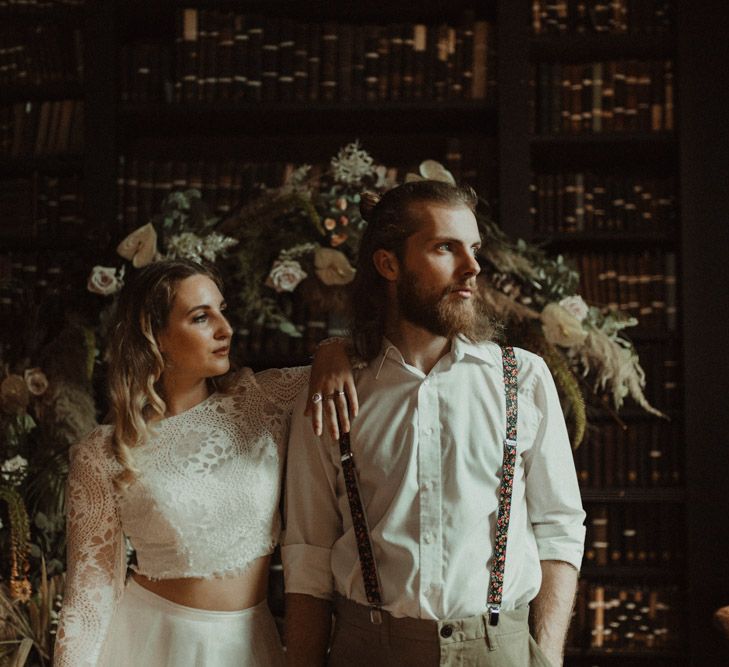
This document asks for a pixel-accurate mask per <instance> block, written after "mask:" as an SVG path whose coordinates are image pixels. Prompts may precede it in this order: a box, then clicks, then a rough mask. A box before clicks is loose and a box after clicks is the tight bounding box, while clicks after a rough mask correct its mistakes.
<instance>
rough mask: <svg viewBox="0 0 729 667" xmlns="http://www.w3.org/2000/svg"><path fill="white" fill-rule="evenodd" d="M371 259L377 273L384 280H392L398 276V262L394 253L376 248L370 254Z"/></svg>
mask: <svg viewBox="0 0 729 667" xmlns="http://www.w3.org/2000/svg"><path fill="white" fill-rule="evenodd" d="M372 261H373V263H374V265H375V269H377V273H379V274H380V275H381V276H382V277H383V278H384V279H385V280H387V281H389V282H394V281H396V280H397V279H398V278H399V277H400V262H398V260H397V257H396V256H395V253H393V252H390V251H389V250H385V249H384V248H378V249H377V250H375V252H374V254H373V255H372Z"/></svg>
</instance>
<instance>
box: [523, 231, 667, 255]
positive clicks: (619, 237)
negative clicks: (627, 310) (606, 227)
mask: <svg viewBox="0 0 729 667" xmlns="http://www.w3.org/2000/svg"><path fill="white" fill-rule="evenodd" d="M532 241H533V242H534V243H537V244H538V245H541V246H543V247H545V248H547V249H549V250H558V251H559V250H573V249H578V250H582V249H593V248H595V247H610V248H611V249H618V250H619V249H623V248H625V249H628V248H635V247H641V248H642V247H645V246H650V247H659V248H666V247H670V248H672V247H675V246H676V245H677V244H678V240H677V239H676V234H675V233H669V232H614V231H594V232H573V233H572V232H570V233H567V232H563V233H557V234H549V235H546V234H542V233H541V232H540V233H537V234H536V235H535V236H533V237H532Z"/></svg>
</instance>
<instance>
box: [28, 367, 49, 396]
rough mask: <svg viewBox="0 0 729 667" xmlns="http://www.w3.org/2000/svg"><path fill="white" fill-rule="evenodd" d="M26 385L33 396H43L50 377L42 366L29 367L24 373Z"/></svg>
mask: <svg viewBox="0 0 729 667" xmlns="http://www.w3.org/2000/svg"><path fill="white" fill-rule="evenodd" d="M23 375H24V378H25V385H26V386H27V387H28V391H29V392H30V393H31V394H33V396H43V394H45V393H46V390H47V389H48V378H47V377H46V374H45V373H44V372H43V371H42V370H41V369H40V368H28V369H26V371H25V373H24V374H23Z"/></svg>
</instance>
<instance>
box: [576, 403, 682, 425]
mask: <svg viewBox="0 0 729 667" xmlns="http://www.w3.org/2000/svg"><path fill="white" fill-rule="evenodd" d="M659 409H660V408H659ZM662 412H664V413H665V414H666V415H668V418H669V419H670V420H671V423H672V424H675V423H677V422H678V421H679V420H680V419H681V417H682V414H681V413H680V412H679V411H678V410H675V409H674V410H662ZM618 417H619V418H620V420H621V421H624V422H627V423H629V424H632V423H634V422H646V421H649V422H658V421H659V420H660V419H661V418H660V417H656V415H652V414H651V413H650V412H646V411H645V410H643V409H642V408H640V407H637V406H636V407H633V406H631V407H628V408H623V409H622V410H621V411H620V412H618ZM587 421H588V423H589V424H601V423H611V424H613V423H615V417H614V416H613V415H612V414H610V413H609V412H607V411H606V410H605V409H604V408H602V407H600V405H599V404H597V405H595V406H592V405H590V406H589V407H588V413H587Z"/></svg>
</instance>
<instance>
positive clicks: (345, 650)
mask: <svg viewBox="0 0 729 667" xmlns="http://www.w3.org/2000/svg"><path fill="white" fill-rule="evenodd" d="M335 615H336V623H335V627H334V638H333V641H332V650H331V654H330V656H329V663H328V664H329V667H384V666H392V667H396V666H397V667H553V665H552V664H551V663H550V662H549V660H548V659H547V658H546V657H545V656H544V654H543V653H542V651H541V650H540V649H539V647H538V646H537V644H536V642H535V641H534V639H533V638H532V637H531V635H530V634H529V608H528V607H522V608H521V609H516V610H514V611H506V612H504V611H502V612H501V616H500V618H499V624H498V625H497V626H490V625H489V624H488V619H487V618H486V615H483V616H472V617H470V618H465V619H456V620H445V621H428V620H422V619H416V618H395V617H393V616H390V614H388V613H386V612H382V623H381V624H379V625H376V624H374V623H372V622H371V621H370V610H369V608H368V607H365V606H363V605H360V604H357V603H355V602H352V601H350V600H346V599H345V598H342V597H337V598H336V600H335Z"/></svg>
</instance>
